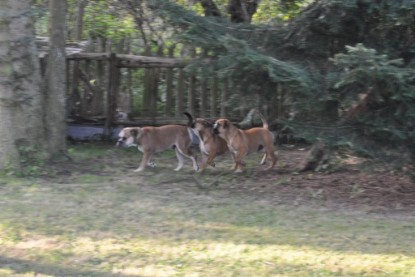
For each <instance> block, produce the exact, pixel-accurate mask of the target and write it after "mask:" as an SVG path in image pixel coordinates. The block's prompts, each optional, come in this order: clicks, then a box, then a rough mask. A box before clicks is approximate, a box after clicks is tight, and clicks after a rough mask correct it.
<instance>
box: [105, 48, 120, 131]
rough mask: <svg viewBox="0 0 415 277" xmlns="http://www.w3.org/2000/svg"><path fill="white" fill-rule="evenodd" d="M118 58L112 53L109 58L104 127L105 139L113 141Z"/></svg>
mask: <svg viewBox="0 0 415 277" xmlns="http://www.w3.org/2000/svg"><path fill="white" fill-rule="evenodd" d="M117 70H119V69H118V67H117V56H116V55H115V53H111V54H110V56H109V57H108V87H107V106H106V111H105V112H106V117H105V126H104V138H105V139H111V127H112V122H113V120H114V114H115V109H116V107H117V103H116V99H117V97H116V95H115V88H116V84H115V82H116V80H115V78H116V76H117Z"/></svg>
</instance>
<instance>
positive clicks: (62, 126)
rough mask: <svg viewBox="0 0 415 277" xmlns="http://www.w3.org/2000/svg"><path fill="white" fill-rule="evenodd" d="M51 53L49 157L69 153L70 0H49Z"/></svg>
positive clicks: (47, 109) (48, 100)
mask: <svg viewBox="0 0 415 277" xmlns="http://www.w3.org/2000/svg"><path fill="white" fill-rule="evenodd" d="M49 10H50V26H49V28H50V29H49V34H50V50H49V59H48V67H47V73H48V74H47V78H48V80H47V90H46V92H47V93H46V109H45V110H46V111H47V112H46V117H45V119H46V122H45V126H46V130H47V134H48V140H47V141H48V144H49V154H50V155H52V156H53V155H56V154H58V153H62V152H64V151H66V123H65V120H66V114H65V98H66V97H65V94H66V54H65V33H66V32H65V30H66V19H65V18H66V0H49Z"/></svg>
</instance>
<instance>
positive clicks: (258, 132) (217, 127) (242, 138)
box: [213, 114, 277, 172]
mask: <svg viewBox="0 0 415 277" xmlns="http://www.w3.org/2000/svg"><path fill="white" fill-rule="evenodd" d="M260 117H261V120H262V123H263V127H262V128H251V129H248V130H240V129H238V128H237V127H236V126H234V125H233V124H232V123H231V122H230V121H229V120H228V119H218V120H216V122H215V124H214V125H213V130H214V132H215V133H216V134H218V135H219V136H220V137H222V138H223V139H224V140H225V141H226V142H227V144H228V147H229V149H230V150H231V152H232V153H233V158H234V161H235V164H234V167H233V169H234V170H235V172H242V169H243V165H244V162H243V161H242V159H243V158H244V157H245V156H246V155H247V154H249V153H251V152H257V151H260V150H262V149H264V152H265V154H264V157H263V158H262V160H261V164H265V161H266V159H267V158H268V157H270V158H271V165H270V166H269V167H268V168H267V169H271V168H273V167H274V165H275V163H276V161H277V157H276V156H275V153H274V136H273V135H272V133H271V132H270V131H269V130H268V123H267V122H266V121H265V118H264V117H263V116H262V115H261V114H260Z"/></svg>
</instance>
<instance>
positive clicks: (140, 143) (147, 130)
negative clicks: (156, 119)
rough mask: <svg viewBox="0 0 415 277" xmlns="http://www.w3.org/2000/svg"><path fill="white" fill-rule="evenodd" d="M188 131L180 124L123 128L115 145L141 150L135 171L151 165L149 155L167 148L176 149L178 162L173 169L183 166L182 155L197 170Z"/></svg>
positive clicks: (176, 169)
mask: <svg viewBox="0 0 415 277" xmlns="http://www.w3.org/2000/svg"><path fill="white" fill-rule="evenodd" d="M189 131H190V130H188V128H187V127H186V126H180V125H165V126H161V127H142V128H140V127H130V128H124V129H122V130H121V132H120V133H119V135H118V136H119V139H118V141H117V144H116V145H117V146H121V147H129V146H137V148H138V150H140V151H141V152H143V159H142V160H141V164H140V167H139V168H137V169H136V170H134V171H135V172H140V171H143V170H144V169H145V167H146V166H147V165H149V166H152V163H151V162H150V159H151V156H152V155H153V154H154V153H156V152H161V151H165V150H168V149H174V150H175V151H176V156H177V160H178V162H179V164H178V165H177V167H176V168H175V169H174V170H175V171H179V170H180V169H181V168H182V167H183V164H184V157H187V158H189V159H191V160H192V162H193V168H194V169H195V170H196V171H197V170H198V169H199V166H198V165H197V162H196V157H194V156H193V154H192V152H191V150H190V146H191V144H192V141H191V138H190V133H189ZM153 166H154V165H153Z"/></svg>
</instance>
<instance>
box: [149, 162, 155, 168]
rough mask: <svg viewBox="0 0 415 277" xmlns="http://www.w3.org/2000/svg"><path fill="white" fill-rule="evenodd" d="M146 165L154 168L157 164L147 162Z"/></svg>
mask: <svg viewBox="0 0 415 277" xmlns="http://www.w3.org/2000/svg"><path fill="white" fill-rule="evenodd" d="M147 165H148V166H149V167H152V168H155V167H156V166H157V164H156V163H155V162H149V163H148V164H147Z"/></svg>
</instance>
